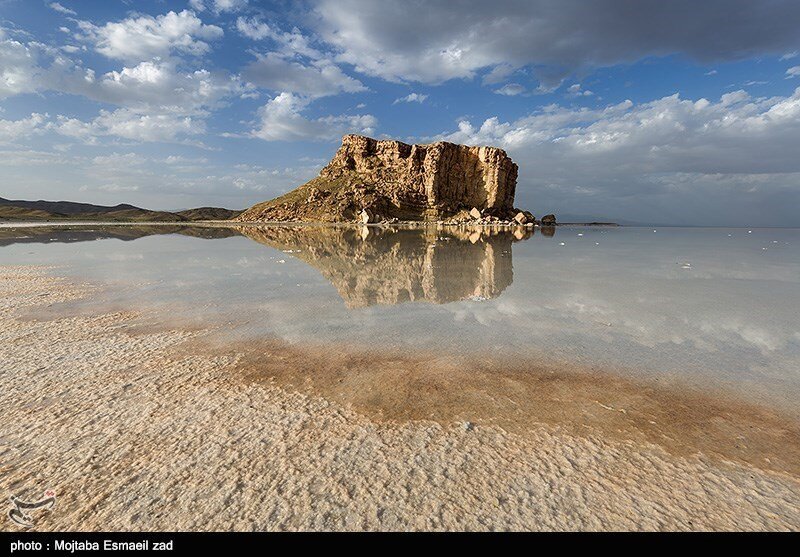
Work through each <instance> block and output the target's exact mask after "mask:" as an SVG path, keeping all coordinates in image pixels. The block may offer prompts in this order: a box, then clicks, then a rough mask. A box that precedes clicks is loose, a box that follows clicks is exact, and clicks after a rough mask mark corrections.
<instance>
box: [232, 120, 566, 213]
mask: <svg viewBox="0 0 800 557" xmlns="http://www.w3.org/2000/svg"><path fill="white" fill-rule="evenodd" d="M517 172H518V167H517V165H516V163H514V161H512V160H511V158H510V157H509V156H508V155H507V154H506V152H505V151H504V150H502V149H500V148H498V147H489V146H479V147H472V146H467V145H457V144H454V143H449V142H446V141H437V142H435V143H430V144H423V145H409V144H407V143H402V142H400V141H396V140H377V139H372V138H370V137H364V136H360V135H345V136H344V137H343V138H342V145H341V147H339V150H338V151H337V152H336V155H335V156H334V157H333V159H332V160H331V162H329V163H328V164H327V166H325V167H324V168H323V169H322V171H321V172H320V174H319V176H317V177H316V178H314V179H313V180H311V181H309V182H307V183H305V184H303V185H302V186H300V187H298V188H297V189H295V190H292V191H290V192H289V193H286V194H284V195H282V196H280V197H277V198H275V199H273V200H271V201H266V202H264V203H259V204H257V205H254V206H253V207H251V208H250V209H248V210H246V211H244V212H243V213H242V214H241V215H239V216H238V217H236V220H238V221H242V222H270V221H280V222H286V221H290V222H291V221H295V222H328V223H341V222H358V223H362V224H369V223H375V222H397V221H437V222H441V223H443V224H462V223H468V222H469V223H476V224H503V223H505V224H514V225H529V226H533V225H534V222H535V219H534V216H533V214H531V213H530V212H528V211H522V210H520V209H515V208H514V193H515V190H516V186H517ZM548 217H552V218H551V219H550V222H551V223H552V224H554V223H555V217H553V216H552V215H548Z"/></svg>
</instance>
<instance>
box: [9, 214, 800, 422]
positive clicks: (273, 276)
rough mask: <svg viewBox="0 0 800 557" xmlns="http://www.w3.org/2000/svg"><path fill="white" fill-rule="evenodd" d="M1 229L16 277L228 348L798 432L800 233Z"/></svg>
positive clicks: (595, 229)
mask: <svg viewBox="0 0 800 557" xmlns="http://www.w3.org/2000/svg"><path fill="white" fill-rule="evenodd" d="M542 232H543V231H542V230H541V229H536V231H535V233H534V234H533V235H532V236H530V231H529V230H524V229H519V230H517V231H516V233H514V232H493V233H492V232H487V231H486V230H483V231H477V230H466V229H464V230H452V229H450V230H436V229H424V230H422V229H413V230H409V229H381V228H377V227H369V228H366V227H364V228H355V227H340V228H331V227H327V228H324V227H288V226H283V227H271V228H259V227H242V228H238V229H229V228H200V227H179V226H152V227H142V226H113V227H101V226H98V225H96V224H95V225H91V226H80V227H76V226H60V227H52V228H8V227H3V228H0V264H3V265H9V264H11V265H19V264H25V265H30V264H36V265H56V266H58V267H59V268H58V269H56V270H54V273H56V274H61V275H63V274H67V275H70V276H74V277H77V278H80V279H86V280H88V281H90V282H95V283H100V284H104V285H108V288H107V289H104V290H103V291H102V292H100V293H98V295H97V296H94V297H92V299H90V300H87V301H85V302H83V303H82V304H80V305H78V306H76V307H74V308H73V307H70V308H64V307H58V306H54V307H52V308H50V309H49V310H48V311H50V312H51V314H53V315H57V314H59V313H60V312H65V311H73V310H80V309H81V308H82V307H90V308H95V307H97V306H101V307H104V308H115V307H120V308H130V307H133V308H137V309H142V310H149V311H152V313H153V314H154V315H157V316H160V319H163V320H164V321H169V322H171V323H173V324H174V323H179V324H184V325H187V326H189V325H192V326H194V325H202V326H209V325H211V326H215V327H218V328H219V333H220V334H221V335H223V336H224V338H226V339H230V340H236V341H242V340H248V339H256V338H277V339H280V340H285V341H289V342H291V343H293V344H297V345H299V346H302V345H303V344H304V343H316V344H325V343H329V344H330V343H333V344H335V345H340V346H352V347H354V348H364V349H370V350H385V351H387V352H389V351H391V352H401V353H402V352H406V353H412V352H413V353H420V352H426V353H438V354H442V355H444V356H447V355H452V356H454V357H458V358H468V359H471V360H474V361H476V362H480V363H486V364H488V363H497V364H499V365H502V364H504V363H508V364H509V365H518V364H520V363H524V362H558V363H564V364H576V365H579V366H583V367H585V368H592V369H602V370H611V371H613V372H615V373H618V374H621V375H623V376H631V377H633V378H637V379H653V378H656V379H664V380H668V381H680V382H685V383H687V384H691V385H694V386H697V387H701V388H709V389H723V390H727V391H735V392H736V393H738V394H741V395H744V396H746V397H748V398H749V399H752V400H756V401H757V402H760V403H763V404H767V405H769V406H773V407H777V408H780V409H781V410H783V411H786V412H789V413H791V414H792V415H794V416H798V415H800V411H799V410H798V409H797V405H796V402H795V401H796V400H797V395H798V394H800V311H798V310H800V230H795V229H752V230H750V229H721V228H714V229H700V228H691V229H681V228H661V229H652V228H600V227H584V228H579V227H559V228H557V229H554V230H550V231H544V232H546V233H545V234H543V233H542Z"/></svg>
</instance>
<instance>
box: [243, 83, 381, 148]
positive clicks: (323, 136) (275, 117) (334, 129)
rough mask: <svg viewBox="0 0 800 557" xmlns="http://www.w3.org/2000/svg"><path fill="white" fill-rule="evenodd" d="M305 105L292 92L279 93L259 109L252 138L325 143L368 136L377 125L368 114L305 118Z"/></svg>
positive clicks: (305, 101) (375, 120) (304, 101)
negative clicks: (350, 136)
mask: <svg viewBox="0 0 800 557" xmlns="http://www.w3.org/2000/svg"><path fill="white" fill-rule="evenodd" d="M308 104H309V101H308V100H307V99H303V98H302V97H299V96H297V95H294V94H292V93H289V92H283V93H281V94H279V95H278V96H276V97H275V98H273V99H271V100H270V101H269V102H267V104H265V105H264V106H263V107H261V109H260V110H259V123H258V127H257V128H256V129H254V130H253V131H252V135H253V137H258V138H260V139H264V140H266V141H281V140H283V141H298V140H311V141H327V140H331V139H336V138H338V137H339V136H341V135H343V134H345V133H362V134H367V135H368V134H372V133H374V131H375V127H376V126H377V124H378V121H377V119H376V118H375V117H374V116H372V115H369V114H364V115H354V116H350V115H342V116H324V117H321V118H316V119H311V118H307V117H305V116H304V115H303V114H302V113H303V111H304V110H305V109H306V108H307V107H308Z"/></svg>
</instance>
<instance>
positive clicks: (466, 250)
mask: <svg viewBox="0 0 800 557" xmlns="http://www.w3.org/2000/svg"><path fill="white" fill-rule="evenodd" d="M239 231H240V232H241V233H242V234H244V235H245V236H248V237H249V238H251V239H253V240H255V241H256V242H259V243H262V244H265V245H268V246H271V247H273V248H276V249H280V250H283V251H286V252H287V253H290V254H291V255H293V256H294V257H297V258H298V259H302V260H303V261H305V262H306V263H308V264H310V265H312V266H313V267H315V268H317V269H318V270H319V271H320V272H321V273H322V275H323V276H325V278H326V279H328V280H329V281H330V282H331V283H332V284H333V285H334V287H335V288H336V289H337V290H338V291H339V294H340V295H341V296H342V298H343V299H344V300H345V303H346V304H347V305H348V307H365V306H371V305H375V304H386V305H392V304H400V303H403V302H415V301H425V302H429V303H434V304H444V303H447V302H453V301H456V300H463V299H466V298H473V297H479V298H494V297H496V296H498V295H499V294H500V293H501V292H503V290H505V289H506V287H508V286H509V285H510V284H511V282H512V280H513V270H512V262H511V243H512V242H514V241H516V240H519V239H524V238H527V237H528V236H529V235H530V234H531V231H530V229H522V228H520V229H519V230H517V231H516V233H517V234H516V236H515V234H514V232H509V231H500V230H489V229H486V228H481V229H474V230H468V229H449V228H448V229H445V230H436V229H435V228H426V229H411V230H409V229H405V230H403V229H399V230H398V229H382V228H367V227H362V228H352V227H341V228H339V227H337V228H330V227H292V226H282V227H269V228H261V227H258V228H256V227H241V228H239Z"/></svg>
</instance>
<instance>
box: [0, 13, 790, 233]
mask: <svg viewBox="0 0 800 557" xmlns="http://www.w3.org/2000/svg"><path fill="white" fill-rule="evenodd" d="M798 29H800V2H798V1H796V0H787V1H779V0H759V1H744V0H705V1H703V2H696V1H695V0H692V1H687V0H671V1H669V2H667V1H660V2H659V1H654V0H592V1H583V2H579V1H576V0H520V1H509V0H495V1H493V2H486V1H485V0H481V1H472V0H446V1H445V0H438V1H437V0H428V1H425V2H422V1H402V0H394V1H381V0H308V1H289V0H287V1H275V2H260V1H256V0H175V1H169V0H163V1H160V0H136V1H135V2H134V1H131V0H127V1H126V0H104V1H87V0H82V1H79V0H62V1H61V2H51V1H49V0H44V1H41V0H0V197H5V198H12V199H48V200H72V201H85V202H91V203H98V204H117V203H132V204H134V205H138V206H142V207H146V208H151V209H166V210H175V209H183V208H188V207H197V206H205V205H213V206H223V207H228V208H235V209H240V208H245V207H247V206H250V205H252V204H253V203H256V202H260V201H263V200H266V199H270V198H272V197H274V196H276V195H279V194H281V193H284V192H286V191H289V190H291V189H293V188H294V187H296V186H298V185H300V184H302V183H303V182H305V181H307V180H309V179H311V178H313V177H314V176H315V175H316V174H317V173H318V172H319V169H320V168H321V167H322V166H324V165H325V163H326V162H327V161H328V160H329V159H330V158H331V157H332V156H333V154H334V153H335V151H336V149H337V147H338V144H339V141H340V139H341V136H342V135H343V134H345V133H360V134H365V135H369V136H372V137H377V138H393V139H400V140H401V141H406V142H409V143H428V142H433V141H438V140H447V141H453V142H457V143H466V144H471V145H479V144H480V145H483V144H486V145H496V146H500V147H502V148H504V149H506V151H507V152H508V153H509V155H510V156H511V157H512V158H513V159H514V161H515V162H517V163H518V164H519V166H520V172H519V180H518V185H517V197H516V200H517V201H516V204H517V205H518V206H519V207H522V208H526V209H529V210H531V211H533V212H534V214H536V215H537V216H540V215H543V214H546V213H555V214H556V215H580V216H587V217H593V218H603V219H612V220H627V221H634V222H645V223H663V224H677V225H713V226H800V210H799V209H800V32H799V31H798Z"/></svg>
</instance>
